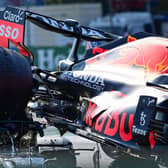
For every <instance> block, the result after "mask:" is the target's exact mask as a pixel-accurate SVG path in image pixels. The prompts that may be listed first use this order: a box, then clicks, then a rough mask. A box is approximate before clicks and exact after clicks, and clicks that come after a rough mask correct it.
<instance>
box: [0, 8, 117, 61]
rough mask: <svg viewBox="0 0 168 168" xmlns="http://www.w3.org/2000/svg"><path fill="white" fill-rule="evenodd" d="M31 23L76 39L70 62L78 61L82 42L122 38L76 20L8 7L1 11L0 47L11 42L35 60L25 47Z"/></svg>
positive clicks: (23, 53)
mask: <svg viewBox="0 0 168 168" xmlns="http://www.w3.org/2000/svg"><path fill="white" fill-rule="evenodd" d="M26 20H27V21H30V22H32V23H34V24H35V25H37V26H39V27H40V28H43V29H45V30H48V31H52V32H56V33H61V34H63V35H65V36H68V37H74V38H75V39H76V42H75V43H74V45H73V47H72V52H71V55H70V56H68V58H69V59H70V60H77V59H76V58H77V57H76V55H77V49H78V47H79V43H80V40H86V41H112V40H114V39H118V38H120V36H118V35H115V34H111V33H106V32H103V31H100V30H96V29H94V28H90V27H87V26H82V25H80V24H79V22H77V21H75V20H71V19H68V20H57V19H54V18H52V17H48V16H45V15H41V14H38V13H34V12H31V11H27V10H24V9H19V8H15V7H9V6H8V7H6V8H5V9H4V10H3V11H0V47H4V48H9V41H11V42H12V43H13V44H14V45H15V46H16V47H17V48H18V49H19V51H20V53H21V54H22V55H24V56H28V57H29V58H31V59H32V58H33V56H32V53H31V52H30V51H29V50H28V48H26V47H25V45H24V34H25V33H24V32H25V21H26Z"/></svg>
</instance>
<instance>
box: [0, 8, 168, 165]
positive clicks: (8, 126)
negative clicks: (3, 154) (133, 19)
mask: <svg viewBox="0 0 168 168" xmlns="http://www.w3.org/2000/svg"><path fill="white" fill-rule="evenodd" d="M0 16H1V21H0V22H1V25H0V36H1V39H2V40H1V41H0V44H1V46H2V47H1V48H0V53H1V54H0V62H1V69H0V77H1V85H0V99H1V101H0V104H1V105H0V107H1V113H0V131H1V132H2V133H1V134H0V140H1V144H5V145H7V144H10V143H11V138H12V142H14V143H13V144H15V146H16V147H19V144H20V143H21V142H22V141H23V139H24V136H25V135H26V134H27V133H28V132H31V139H32V140H31V142H32V145H35V143H33V142H34V141H33V140H34V139H35V137H36V134H37V133H38V132H39V133H40V135H41V136H43V128H44V123H42V122H40V120H39V121H38V120H36V119H37V118H39V119H40V118H45V120H46V123H47V125H52V126H55V127H57V128H58V129H59V131H60V134H61V135H63V134H64V133H65V132H66V131H70V132H72V133H74V134H77V135H80V136H82V137H85V138H87V139H90V140H93V141H95V142H98V143H100V144H101V146H102V149H103V150H104V151H105V153H106V154H107V155H108V156H110V157H112V158H116V157H120V156H123V155H131V156H136V157H140V158H144V159H153V160H155V161H158V162H159V163H166V161H167V158H166V157H167V152H168V149H167V144H168V114H167V113H168V94H167V91H168V85H167V84H168V75H167V72H168V68H167V66H168V39H167V38H163V37H157V36H153V35H151V34H148V33H137V34H134V35H132V36H127V37H120V36H117V35H114V34H109V33H106V32H102V31H99V30H96V29H93V28H89V27H86V26H81V25H80V24H79V23H78V22H77V21H74V20H65V21H61V20H56V19H54V18H51V17H47V16H44V15H41V14H37V13H34V12H30V11H24V10H22V9H17V8H12V7H7V8H6V9H5V10H4V11H2V12H1V15H0ZM25 20H28V21H31V22H32V23H34V24H36V25H37V26H39V27H41V28H44V29H46V30H49V31H53V32H57V33H61V34H63V35H65V36H68V37H74V38H75V40H74V43H73V46H72V50H71V52H70V54H69V56H68V57H67V59H66V60H62V61H60V62H59V65H58V71H48V70H44V69H40V68H38V67H35V66H33V55H32V54H31V52H30V51H29V50H28V49H27V48H26V47H25V46H24V42H23V37H24V35H23V34H24V27H25V26H24V24H25ZM81 40H86V41H90V42H97V41H101V42H102V41H103V42H104V43H103V44H101V45H100V46H95V47H93V48H90V49H89V50H87V51H86V54H85V59H83V60H80V59H79V58H78V54H77V51H78V48H79V44H80V41H81ZM9 41H10V42H12V43H13V44H15V45H16V47H17V48H18V50H19V51H18V52H20V54H19V53H18V52H15V51H12V50H10V49H7V48H8V47H9ZM4 137H5V141H4Z"/></svg>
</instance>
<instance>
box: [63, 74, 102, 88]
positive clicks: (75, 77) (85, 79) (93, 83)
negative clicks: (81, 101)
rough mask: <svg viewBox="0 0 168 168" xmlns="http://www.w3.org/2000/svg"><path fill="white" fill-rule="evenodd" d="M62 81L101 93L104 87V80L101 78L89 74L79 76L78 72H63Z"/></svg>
mask: <svg viewBox="0 0 168 168" xmlns="http://www.w3.org/2000/svg"><path fill="white" fill-rule="evenodd" d="M64 80H67V81H70V82H72V83H75V84H79V85H82V86H84V87H87V88H90V89H94V90H97V91H103V90H104V86H105V84H104V79H103V78H102V77H100V76H96V75H90V74H81V73H80V72H65V73H64Z"/></svg>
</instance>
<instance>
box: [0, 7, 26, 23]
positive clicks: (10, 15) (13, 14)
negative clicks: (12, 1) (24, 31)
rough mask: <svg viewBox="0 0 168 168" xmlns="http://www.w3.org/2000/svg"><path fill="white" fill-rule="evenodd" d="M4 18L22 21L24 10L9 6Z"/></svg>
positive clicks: (15, 21) (16, 21) (11, 20)
mask: <svg viewBox="0 0 168 168" xmlns="http://www.w3.org/2000/svg"><path fill="white" fill-rule="evenodd" d="M3 19H4V20H7V21H10V22H14V23H22V21H23V20H24V11H23V10H19V9H18V10H13V9H10V8H7V9H6V10H5V11H4V13H3Z"/></svg>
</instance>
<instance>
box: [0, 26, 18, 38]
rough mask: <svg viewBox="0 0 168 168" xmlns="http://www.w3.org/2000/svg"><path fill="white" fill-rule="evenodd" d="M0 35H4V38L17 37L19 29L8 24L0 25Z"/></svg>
mask: <svg viewBox="0 0 168 168" xmlns="http://www.w3.org/2000/svg"><path fill="white" fill-rule="evenodd" d="M0 36H5V37H6V38H11V39H13V40H15V39H17V38H18V36H19V29H18V28H13V29H12V27H10V26H7V27H6V26H5V25H3V24H1V25H0Z"/></svg>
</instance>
